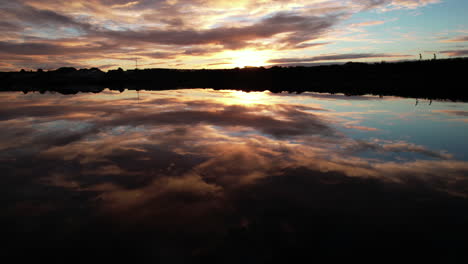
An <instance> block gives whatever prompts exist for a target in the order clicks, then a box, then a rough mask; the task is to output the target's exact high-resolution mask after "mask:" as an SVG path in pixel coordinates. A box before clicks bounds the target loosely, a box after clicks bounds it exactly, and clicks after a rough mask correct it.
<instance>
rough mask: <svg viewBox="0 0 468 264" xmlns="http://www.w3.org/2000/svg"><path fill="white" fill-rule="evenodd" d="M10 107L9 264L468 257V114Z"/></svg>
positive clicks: (311, 97) (145, 99)
mask: <svg viewBox="0 0 468 264" xmlns="http://www.w3.org/2000/svg"><path fill="white" fill-rule="evenodd" d="M0 105H1V108H0V122H1V123H0V124H1V125H0V150H1V152H0V171H1V172H2V173H1V174H2V176H1V177H0V191H1V198H2V199H1V202H0V204H1V206H2V208H3V210H2V212H1V213H0V215H1V216H2V229H3V230H2V234H3V237H4V238H5V240H8V241H9V246H8V247H6V249H4V250H5V252H7V253H8V254H10V255H15V254H19V253H18V252H23V251H26V252H30V251H32V252H34V254H33V256H34V258H41V257H44V258H47V259H49V260H50V257H51V255H54V256H57V255H56V254H52V253H51V251H54V252H56V251H59V252H60V254H64V255H66V256H72V255H73V256H74V257H73V258H72V259H71V260H79V261H83V260H85V259H88V258H89V257H90V256H98V257H100V258H102V260H106V261H107V260H110V259H119V260H122V259H128V260H132V261H141V260H152V261H160V262H168V263H179V262H180V263H187V262H207V261H208V262H209V261H221V262H229V263H230V262H232V263H238V262H252V263H263V262H269V261H272V260H277V261H280V260H281V261H283V260H285V259H289V258H291V257H293V256H299V255H302V254H309V253H310V254H314V256H315V257H316V258H321V257H323V258H327V259H330V258H338V259H341V258H342V259H347V258H348V257H358V258H359V259H360V260H364V259H365V258H364V256H367V257H369V256H370V255H371V254H376V255H379V256H382V255H384V254H386V252H387V250H394V252H396V253H394V254H393V255H392V256H394V257H395V258H398V257H400V256H402V254H405V255H410V256H413V257H414V258H415V259H418V260H419V259H420V258H421V257H427V258H428V259H434V258H435V259H444V260H447V259H453V260H457V261H458V260H460V259H462V258H465V257H466V253H465V252H466V251H464V249H465V245H466V244H467V243H466V242H467V241H466V240H467V239H466V237H467V236H466V235H467V234H468V232H467V227H466V226H467V224H468V210H467V209H468V201H467V199H466V198H467V195H468V180H467V178H468V133H467V131H468V104H466V103H455V102H442V101H425V100H417V101H416V100H415V99H402V98H396V97H383V98H379V97H373V96H361V97H357V96H356V97H347V96H343V95H327V94H317V93H304V94H300V95H297V94H286V93H283V94H272V93H269V92H251V93H245V92H240V91H228V90H223V91H213V90H209V89H206V90H204V89H190V90H171V91H140V92H139V93H138V94H137V92H136V91H125V92H123V93H119V92H114V91H109V90H105V91H104V92H101V93H98V94H90V93H89V94H84V93H80V94H77V95H61V94H52V93H45V94H39V93H28V94H23V93H14V92H3V93H0ZM362 250H365V251H366V252H367V253H366V254H363V255H362V254H361V253H360V252H362ZM428 251H429V253H427V252H428ZM311 252H312V253H311ZM370 252H372V253H370ZM421 254H422V255H423V256H421ZM16 256H18V255H16ZM52 259H54V258H52ZM68 261H70V259H68Z"/></svg>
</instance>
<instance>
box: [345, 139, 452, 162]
mask: <svg viewBox="0 0 468 264" xmlns="http://www.w3.org/2000/svg"><path fill="white" fill-rule="evenodd" d="M346 150H347V151H350V152H362V151H373V152H381V153H389V152H394V153H399V152H412V153H418V154H422V155H426V156H428V157H433V158H437V159H451V158H453V156H452V155H450V154H447V153H445V152H437V151H432V150H429V149H427V148H425V147H424V146H419V145H415V144H411V143H407V142H394V143H386V144H378V143H373V142H367V141H361V140H358V141H356V142H354V143H353V144H351V145H349V146H347V147H346Z"/></svg>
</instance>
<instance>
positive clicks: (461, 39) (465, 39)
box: [442, 36, 468, 42]
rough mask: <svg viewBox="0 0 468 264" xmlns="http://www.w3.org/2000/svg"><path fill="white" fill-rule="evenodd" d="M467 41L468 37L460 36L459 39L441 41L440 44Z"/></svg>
mask: <svg viewBox="0 0 468 264" xmlns="http://www.w3.org/2000/svg"><path fill="white" fill-rule="evenodd" d="M467 41H468V36H461V37H456V38H451V39H444V40H442V42H467Z"/></svg>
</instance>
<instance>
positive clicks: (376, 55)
mask: <svg viewBox="0 0 468 264" xmlns="http://www.w3.org/2000/svg"><path fill="white" fill-rule="evenodd" d="M408 56H409V55H403V54H388V53H349V54H336V55H321V56H315V57H307V58H282V59H273V60H270V61H269V62H270V63H275V64H290V63H308V62H316V61H332V60H352V59H366V58H399V57H408Z"/></svg>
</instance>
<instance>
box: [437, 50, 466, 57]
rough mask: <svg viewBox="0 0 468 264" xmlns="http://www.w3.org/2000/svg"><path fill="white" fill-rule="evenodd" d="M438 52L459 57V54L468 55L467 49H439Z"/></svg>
mask: <svg viewBox="0 0 468 264" xmlns="http://www.w3.org/2000/svg"><path fill="white" fill-rule="evenodd" d="M440 53H443V54H446V55H448V56H451V57H459V56H467V55H468V50H466V49H465V50H463V49H462V50H444V51H441V52H440Z"/></svg>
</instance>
